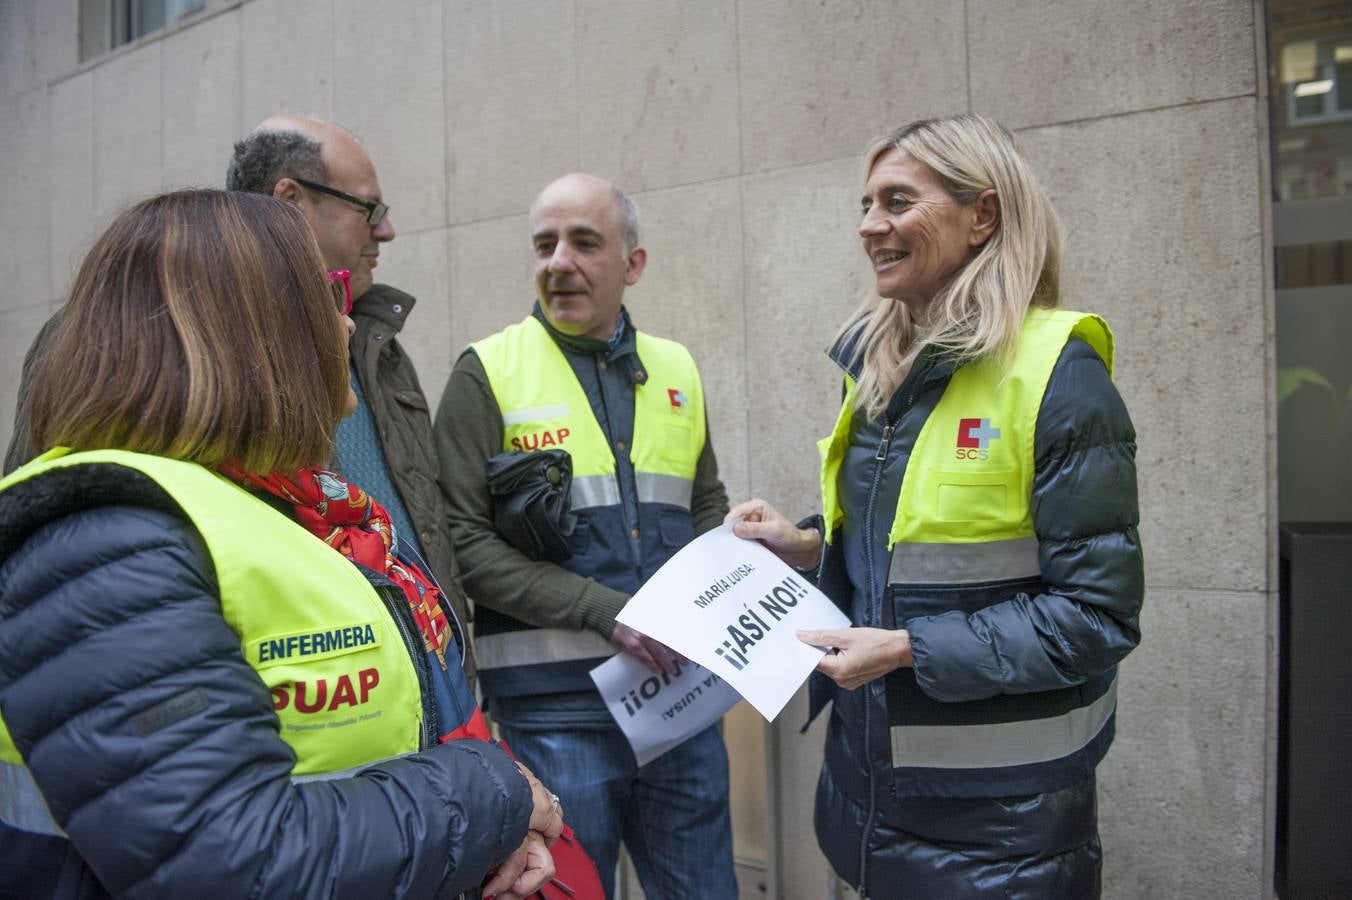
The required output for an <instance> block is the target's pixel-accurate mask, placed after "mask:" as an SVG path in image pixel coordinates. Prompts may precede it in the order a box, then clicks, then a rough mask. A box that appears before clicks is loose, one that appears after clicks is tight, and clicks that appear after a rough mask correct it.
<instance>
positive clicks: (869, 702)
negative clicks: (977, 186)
mask: <svg viewBox="0 0 1352 900" xmlns="http://www.w3.org/2000/svg"><path fill="white" fill-rule="evenodd" d="M915 374H917V375H923V374H924V373H923V372H920V373H915ZM919 383H920V380H919V379H917V381H916V386H913V387H912V388H911V390H910V392H909V393H908V394H907V395H906V399H905V401H904V402H903V403H902V406H901V408H900V409H898V410H897V413H896V415H895V416H893V417H892V418H891V419H888V420H886V421H884V423H883V433H882V438H881V439H880V440H879V441H878V449H877V451H876V452H875V453H874V454H873V461H874V463H875V465H874V469H873V484H872V485H871V486H870V487H869V492H868V507H867V508H866V510H865V514H864V518H865V527H866V528H867V530H866V531H865V534H867V535H868V537H867V539H866V540H865V541H864V559H865V563H866V568H867V570H868V573H869V576H868V577H869V583H870V584H871V585H873V586H874V589H873V591H872V594H873V597H872V601H873V602H872V608H871V609H870V610H869V615H870V622H869V624H870V625H874V624H875V623H876V624H877V625H878V626H881V625H882V601H883V597H884V596H885V595H886V593H887V585H886V583H884V584H883V585H882V586H881V587H879V586H878V585H877V584H876V583H875V582H874V572H875V568H874V563H873V529H874V526H875V524H876V522H877V518H878V510H877V502H878V488H879V486H880V485H881V484H882V480H883V468H884V467H885V466H886V464H887V453H888V451H889V450H891V448H892V437H893V435H895V434H896V432H897V424H898V423H899V422H900V421H901V417H902V416H903V415H904V414H905V413H906V410H908V409H910V408H911V406H912V405H913V404H914V403H915V395H916V390H917V386H918V385H919ZM870 690H871V687H870ZM872 709H873V697H872V696H869V697H868V698H866V699H865V702H864V760H865V764H866V765H867V767H868V818H867V819H866V820H865V825H864V837H863V840H862V841H860V844H859V890H858V893H859V896H860V898H861V900H867V897H868V878H867V876H866V874H865V872H866V869H865V866H866V865H867V864H868V844H869V839H870V838H871V837H872V835H873V819H874V817H875V816H876V815H877V813H878V809H877V797H876V795H875V793H874V779H873V763H872V761H871V760H870V759H869V752H868V745H869V740H870V736H871V734H872V715H871V712H872ZM887 771H888V784H887V790H888V793H889V794H890V795H891V797H892V799H893V800H895V799H896V798H897V779H896V776H895V774H894V772H893V770H892V760H891V757H890V755H889V756H888V758H887Z"/></svg>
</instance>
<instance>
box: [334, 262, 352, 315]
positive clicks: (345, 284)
mask: <svg viewBox="0 0 1352 900" xmlns="http://www.w3.org/2000/svg"><path fill="white" fill-rule="evenodd" d="M329 287H330V288H331V289H332V290H333V303H334V305H335V306H337V307H338V315H340V316H346V315H348V314H349V313H351V312H352V272H351V271H350V270H348V269H339V270H338V271H336V272H330V273H329Z"/></svg>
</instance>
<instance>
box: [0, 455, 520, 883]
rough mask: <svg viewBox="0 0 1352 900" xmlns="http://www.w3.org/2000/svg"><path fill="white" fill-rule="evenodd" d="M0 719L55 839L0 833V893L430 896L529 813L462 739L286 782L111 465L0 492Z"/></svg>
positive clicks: (195, 572) (511, 843) (503, 767)
mask: <svg viewBox="0 0 1352 900" xmlns="http://www.w3.org/2000/svg"><path fill="white" fill-rule="evenodd" d="M188 700H191V702H186V701H188ZM0 714H2V715H3V718H4V722H5V725H6V726H7V727H8V729H9V731H10V733H11V735H12V737H13V741H14V744H15V746H16V747H17V748H18V749H19V751H20V752H21V753H22V755H23V757H24V760H25V762H26V763H27V766H28V771H30V772H31V774H32V778H33V779H34V780H35V781H36V783H37V785H38V787H39V789H40V790H41V792H42V795H43V796H44V798H45V799H46V802H47V805H48V808H49V809H50V811H51V814H52V817H53V818H54V819H55V820H56V822H57V823H58V824H59V825H60V826H61V828H62V829H63V830H64V831H65V834H66V835H67V836H68V837H69V841H66V840H64V839H62V838H59V837H45V836H41V835H37V834H33V833H31V832H28V831H21V830H19V829H17V828H13V827H10V826H9V825H6V824H4V823H0V896H3V897H17V896H44V897H47V896H52V897H101V896H107V895H115V896H137V897H187V896H193V895H194V894H202V895H204V896H213V897H269V898H271V897H292V896H297V897H360V898H367V897H391V896H398V897H442V896H449V895H453V894H456V893H458V892H460V891H463V890H469V889H473V888H475V887H476V886H477V885H479V884H480V883H481V881H482V879H483V877H484V875H485V873H486V872H487V871H489V870H490V868H492V867H493V866H494V865H496V864H497V863H498V862H500V861H501V860H503V859H505V858H506V857H507V856H508V855H509V854H510V853H511V852H512V850H513V849H515V848H516V847H517V846H518V845H519V843H520V841H521V839H522V838H523V837H524V836H525V832H526V825H527V821H528V819H529V816H530V812H531V793H530V788H529V786H528V785H527V783H526V781H525V779H523V778H522V777H521V775H520V774H519V773H518V772H517V770H516V767H515V765H514V764H513V763H512V762H511V761H510V760H509V759H508V758H507V756H506V755H505V754H504V753H503V752H502V751H501V750H500V749H498V748H497V747H495V746H493V745H490V744H485V743H482V742H479V741H474V740H461V741H454V742H451V743H448V744H445V745H442V746H438V747H435V748H432V749H430V750H425V751H423V752H420V753H417V754H413V755H410V756H406V757H402V758H400V759H396V760H392V761H387V762H384V763H380V764H377V765H374V766H371V767H370V768H367V769H365V770H363V771H362V772H361V773H360V774H357V775H354V776H351V777H340V778H335V779H333V780H328V781H308V782H305V783H300V784H297V783H293V782H292V780H291V770H292V765H293V763H294V761H295V755H294V753H293V751H292V749H291V748H290V746H288V745H287V744H286V743H284V742H283V741H282V739H281V738H280V737H279V736H278V730H279V721H278V719H277V717H276V715H275V714H274V712H273V703H272V697H271V695H270V693H269V691H268V689H267V687H266V686H265V685H264V683H263V682H262V681H261V680H260V679H259V678H258V676H257V675H256V674H255V672H254V670H253V669H252V668H250V666H249V664H248V663H247V662H246V661H245V659H244V657H243V655H242V654H241V651H240V639H239V636H238V635H237V634H236V633H235V632H234V631H233V630H232V629H231V628H230V627H229V626H228V625H227V624H226V622H225V620H224V619H223V618H222V615H221V609H220V602H219V596H218V590H217V586H216V578H215V574H214V572H213V570H212V567H211V564H210V562H209V557H208V555H207V553H206V551H205V549H204V547H203V546H202V544H201V542H200V538H199V537H198V535H197V533H196V531H195V530H194V529H193V528H192V526H191V525H189V524H187V522H186V520H185V519H184V518H183V517H182V515H181V513H180V512H179V511H178V510H177V507H176V506H175V505H174V503H173V501H172V500H171V499H170V498H169V497H168V496H167V495H166V494H164V493H163V491H162V490H161V489H160V488H159V487H158V486H156V485H155V484H154V483H153V482H151V481H150V480H149V479H147V478H145V477H144V476H141V475H139V474H138V473H135V472H131V471H130V470H127V469H123V468H121V467H115V466H82V467H78V468H76V469H71V470H65V471H56V472H51V473H47V474H46V475H44V476H40V477H38V478H34V479H32V480H31V481H28V482H23V483H20V484H18V485H15V486H13V487H11V488H9V489H7V490H6V491H4V492H3V493H0ZM23 771H24V770H23V769H22V768H21V767H18V766H15V765H12V764H6V763H5V762H4V761H0V784H4V781H3V779H4V778H14V777H20V775H21V774H22V773H23Z"/></svg>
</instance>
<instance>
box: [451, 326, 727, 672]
mask: <svg viewBox="0 0 1352 900" xmlns="http://www.w3.org/2000/svg"><path fill="white" fill-rule="evenodd" d="M635 342H636V347H637V351H638V354H639V358H640V359H641V360H642V361H643V366H644V368H645V371H646V378H645V379H644V380H643V383H642V384H635V386H634V433H633V439H632V442H631V446H630V447H629V449H628V456H629V460H630V462H631V464H632V465H633V469H634V487H635V491H636V493H637V497H636V498H635V499H636V500H637V501H638V503H639V504H640V506H644V505H648V504H660V505H664V506H672V507H676V508H678V509H681V510H684V511H686V512H687V513H688V512H689V510H690V503H691V496H692V492H693V488H694V480H695V469H696V466H697V465H698V463H699V457H700V454H701V453H702V452H703V450H704V442H705V438H706V435H705V422H704V391H703V388H702V386H701V384H700V378H699V371H698V370H697V369H696V367H695V362H694V360H693V359H692V358H691V356H690V352H689V351H688V350H687V349H686V348H685V347H683V346H682V345H680V344H678V343H676V342H675V341H669V340H665V339H663V338H657V337H652V336H650V335H648V334H645V333H643V332H641V331H640V332H637V333H636V334H635ZM470 346H471V347H472V348H473V349H474V352H475V354H476V355H477V356H478V357H479V361H480V363H481V364H482V365H483V368H484V373H485V375H486V376H487V378H488V384H489V388H490V389H491V390H492V392H493V397H494V399H495V400H496V401H497V404H498V409H499V410H500V411H501V413H502V422H503V434H502V449H503V451H504V452H510V451H518V452H530V451H534V450H542V449H551V448H558V449H562V450H566V451H568V454H569V456H570V457H571V459H572V465H573V482H572V488H571V494H570V502H571V507H572V509H573V510H574V511H575V512H584V511H586V512H589V514H590V515H592V516H606V515H614V516H616V517H619V516H621V515H622V514H623V513H622V512H621V509H620V507H621V504H622V502H623V499H624V498H623V497H622V496H621V493H620V483H619V478H618V476H617V471H616V470H617V467H616V461H615V456H614V453H613V452H612V450H611V447H610V442H609V440H608V439H607V437H606V433H605V430H604V429H603V428H602V426H601V424H600V423H599V422H598V421H597V419H596V415H595V414H594V412H593V411H592V408H591V403H590V402H589V401H588V399H587V395H586V391H585V390H584V389H583V387H582V385H581V384H580V383H579V382H578V380H577V376H576V375H575V374H574V372H573V367H572V365H571V364H570V363H569V362H568V358H567V357H566V356H565V355H564V353H563V351H562V350H561V349H560V348H559V346H558V345H557V344H556V343H555V342H554V339H553V338H552V337H550V335H549V332H548V331H547V330H546V329H545V326H544V325H542V324H541V323H540V321H539V320H538V319H536V318H535V317H534V316H528V317H526V318H525V319H524V320H522V321H521V322H518V323H517V324H515V325H511V326H509V327H507V328H505V329H504V330H502V331H500V332H498V333H497V334H494V335H492V336H490V337H487V338H485V339H484V340H482V341H476V342H475V343H473V344H471V345H470ZM564 565H565V568H566V567H567V564H566V563H565V564H564ZM583 574H591V573H585V572H584V573H583ZM474 649H475V657H476V661H477V662H478V665H479V669H480V671H481V673H483V675H484V685H485V690H486V692H487V693H488V694H489V695H490V696H493V695H494V694H495V693H496V692H497V690H498V689H499V681H498V679H499V678H500V676H501V675H502V674H503V670H506V669H512V668H517V667H524V666H532V665H534V666H540V665H549V664H555V663H578V664H580V665H582V666H583V667H584V671H583V672H582V674H581V676H580V677H581V681H582V682H585V686H586V687H587V688H590V686H591V682H590V680H589V679H587V677H586V675H585V669H586V668H591V667H592V666H594V665H596V664H597V663H599V662H600V661H601V660H603V659H605V658H606V657H609V656H612V655H613V654H614V653H615V648H614V647H613V646H611V645H610V643H609V642H608V641H606V640H605V639H604V638H602V637H601V636H600V635H598V634H595V633H593V632H590V631H571V630H568V629H558V628H547V629H539V628H524V629H521V630H506V631H501V632H497V633H483V632H482V631H481V632H478V633H476V635H475V641H474ZM558 675H559V671H558V669H557V668H551V669H548V670H547V675H541V676H539V677H555V678H556V677H558ZM525 677H528V678H533V677H536V676H525ZM569 677H570V678H571V677H572V676H569Z"/></svg>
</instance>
